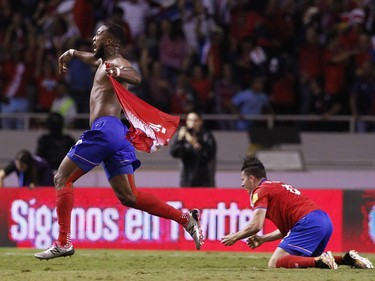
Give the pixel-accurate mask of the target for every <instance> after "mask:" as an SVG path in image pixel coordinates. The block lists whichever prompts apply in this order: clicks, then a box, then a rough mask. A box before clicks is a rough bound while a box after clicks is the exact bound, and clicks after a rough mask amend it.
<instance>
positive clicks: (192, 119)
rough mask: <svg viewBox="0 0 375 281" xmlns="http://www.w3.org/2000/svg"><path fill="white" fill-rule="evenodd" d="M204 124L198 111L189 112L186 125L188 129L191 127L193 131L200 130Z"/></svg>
mask: <svg viewBox="0 0 375 281" xmlns="http://www.w3.org/2000/svg"><path fill="white" fill-rule="evenodd" d="M202 125H203V120H202V119H201V118H200V116H199V115H198V114H196V113H189V114H188V116H187V119H186V127H187V129H188V130H189V129H191V130H193V131H199V130H200V128H201V127H202Z"/></svg>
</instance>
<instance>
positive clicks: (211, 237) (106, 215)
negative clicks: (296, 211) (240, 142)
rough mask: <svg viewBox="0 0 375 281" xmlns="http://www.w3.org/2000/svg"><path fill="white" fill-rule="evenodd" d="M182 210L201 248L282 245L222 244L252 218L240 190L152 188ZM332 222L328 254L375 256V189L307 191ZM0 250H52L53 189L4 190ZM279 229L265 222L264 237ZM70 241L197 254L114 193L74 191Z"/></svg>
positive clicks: (173, 231) (168, 224)
mask: <svg viewBox="0 0 375 281" xmlns="http://www.w3.org/2000/svg"><path fill="white" fill-rule="evenodd" d="M145 191H147V192H150V193H153V194H155V195H156V196H158V197H159V198H161V199H162V200H164V201H166V202H168V203H169V204H170V205H173V206H174V207H176V208H178V209H183V210H185V209H190V208H198V209H200V210H201V224H202V230H203V234H204V236H205V237H206V239H205V244H204V246H203V247H202V250H206V251H255V252H271V251H273V250H274V248H275V247H276V246H277V242H272V243H266V244H264V245H262V246H261V247H259V248H258V249H256V250H250V249H249V248H248V247H247V246H246V244H245V243H243V242H238V243H236V244H235V245H234V246H232V247H224V246H223V245H222V244H221V243H220V238H221V237H222V236H223V235H225V234H226V233H230V232H235V231H237V230H238V229H242V228H243V227H244V226H245V225H246V224H247V223H248V222H249V220H250V219H251V217H252V214H253V211H252V210H251V208H249V196H248V195H247V193H246V192H245V191H244V190H242V189H235V188H230V189H196V188H184V189H182V188H147V190H145ZM303 193H304V194H306V195H307V196H309V197H310V198H312V199H313V200H314V201H316V202H317V203H318V204H319V205H320V206H321V207H322V209H324V210H326V211H327V212H328V213H329V215H330V216H331V218H332V221H333V224H334V233H333V236H332V238H331V241H330V242H329V245H328V249H329V250H332V251H335V252H344V251H346V250H350V249H352V248H353V249H356V250H358V251H361V252H375V190H360V191H358V190H356V191H353V190H337V189H335V190H333V189H330V190H322V189H319V190H315V189H307V190H303ZM0 229H1V232H0V246H3V247H5V246H7V247H9V246H14V247H27V248H47V247H48V246H50V244H51V243H52V241H53V240H54V239H56V237H57V235H58V225H57V218H56V210H55V191H54V189H52V188H38V189H34V190H30V189H28V188H17V189H16V188H2V189H0ZM274 229H275V226H274V225H273V224H272V223H271V222H270V221H268V220H267V221H266V224H265V226H264V229H263V230H262V231H264V232H265V233H267V232H270V231H273V230H274ZM71 238H72V240H73V243H74V245H75V247H76V248H117V249H152V250H156V249H160V250H188V251H189V250H194V249H195V247H194V243H193V242H192V241H191V238H190V237H189V235H187V233H186V232H185V231H184V230H183V229H182V227H181V226H179V225H178V224H177V223H175V222H173V221H170V220H166V219H160V218H158V217H154V216H150V215H149V214H147V213H145V212H142V211H139V210H136V209H132V208H126V207H124V206H122V205H121V204H120V203H119V201H118V200H117V198H116V197H115V196H114V194H113V192H112V190H111V189H103V188H82V189H79V188H76V190H75V203H74V210H73V212H72V233H71Z"/></svg>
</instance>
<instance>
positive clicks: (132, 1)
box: [117, 0, 151, 41]
mask: <svg viewBox="0 0 375 281" xmlns="http://www.w3.org/2000/svg"><path fill="white" fill-rule="evenodd" d="M117 5H118V6H119V7H120V8H122V10H123V11H124V15H123V16H124V17H123V21H124V22H127V23H128V24H129V27H130V33H131V35H132V39H133V40H134V41H137V40H138V37H139V36H141V35H142V34H143V33H144V32H145V31H146V23H147V20H148V18H149V16H150V14H151V10H150V6H149V4H148V2H147V1H144V0H125V1H119V2H118V4H117Z"/></svg>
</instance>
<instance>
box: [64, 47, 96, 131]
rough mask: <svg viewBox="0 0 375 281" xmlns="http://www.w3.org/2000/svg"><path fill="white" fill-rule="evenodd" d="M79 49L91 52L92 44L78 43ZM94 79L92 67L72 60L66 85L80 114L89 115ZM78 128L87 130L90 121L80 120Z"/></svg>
mask: <svg viewBox="0 0 375 281" xmlns="http://www.w3.org/2000/svg"><path fill="white" fill-rule="evenodd" d="M76 46H77V48H79V49H81V50H83V51H91V43H90V42H89V41H85V40H83V41H82V40H78V41H77V42H76ZM93 79H94V72H93V69H92V67H91V66H90V65H87V64H85V63H83V62H81V61H80V60H78V59H72V60H71V61H70V62H69V72H68V73H67V74H66V83H67V85H68V89H69V92H70V94H71V97H72V98H73V99H74V101H75V103H76V105H77V111H78V113H81V114H84V113H86V114H87V113H89V112H90V108H89V99H90V91H91V86H92V83H93ZM76 126H77V128H80V129H81V128H87V127H88V121H87V120H80V121H79V122H77V124H76Z"/></svg>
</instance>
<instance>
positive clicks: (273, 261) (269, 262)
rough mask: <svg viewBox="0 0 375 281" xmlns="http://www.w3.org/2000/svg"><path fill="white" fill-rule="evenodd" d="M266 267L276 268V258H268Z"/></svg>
mask: <svg viewBox="0 0 375 281" xmlns="http://www.w3.org/2000/svg"><path fill="white" fill-rule="evenodd" d="M268 268H276V260H275V259H270V260H269V261H268Z"/></svg>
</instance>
